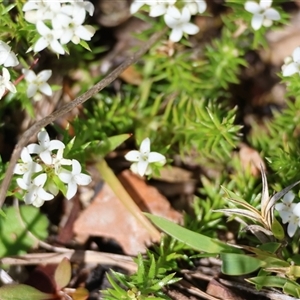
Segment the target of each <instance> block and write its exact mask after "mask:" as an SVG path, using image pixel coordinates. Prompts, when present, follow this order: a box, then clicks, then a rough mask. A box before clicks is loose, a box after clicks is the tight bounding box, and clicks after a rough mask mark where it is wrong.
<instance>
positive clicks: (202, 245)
mask: <svg viewBox="0 0 300 300" xmlns="http://www.w3.org/2000/svg"><path fill="white" fill-rule="evenodd" d="M145 215H146V216H147V217H148V218H149V219H150V220H151V221H152V222H153V223H154V225H155V226H157V227H158V228H160V229H161V230H163V231H164V232H165V233H167V234H169V235H170V236H172V237H173V238H175V239H177V240H179V241H181V242H183V243H185V244H186V245H188V246H190V247H191V248H193V249H195V250H198V251H204V252H208V253H221V252H234V253H241V250H239V249H237V248H235V247H233V246H230V245H227V244H225V243H222V242H220V241H218V240H214V239H212V238H210V237H207V236H205V235H203V234H200V233H196V232H193V231H191V230H188V229H186V228H183V227H181V226H179V225H177V224H175V223H173V222H171V221H168V220H166V219H164V218H161V217H158V216H154V215H150V214H145Z"/></svg>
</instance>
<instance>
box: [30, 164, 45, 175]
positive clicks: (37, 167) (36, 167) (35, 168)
mask: <svg viewBox="0 0 300 300" xmlns="http://www.w3.org/2000/svg"><path fill="white" fill-rule="evenodd" d="M42 170H43V167H42V166H41V165H39V164H38V163H36V162H32V165H31V171H32V172H33V173H37V172H41V171H42Z"/></svg>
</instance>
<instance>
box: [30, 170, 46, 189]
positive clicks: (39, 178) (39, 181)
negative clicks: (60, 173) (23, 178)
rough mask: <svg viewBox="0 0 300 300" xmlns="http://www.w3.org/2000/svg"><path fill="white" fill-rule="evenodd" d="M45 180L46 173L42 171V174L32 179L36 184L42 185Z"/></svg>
mask: <svg viewBox="0 0 300 300" xmlns="http://www.w3.org/2000/svg"><path fill="white" fill-rule="evenodd" d="M46 180H47V174H45V173H43V174H40V175H39V176H37V177H35V178H34V179H33V183H34V184H35V185H36V186H44V184H45V182H46Z"/></svg>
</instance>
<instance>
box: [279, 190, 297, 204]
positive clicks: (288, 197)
mask: <svg viewBox="0 0 300 300" xmlns="http://www.w3.org/2000/svg"><path fill="white" fill-rule="evenodd" d="M294 199H295V194H294V193H293V192H292V191H289V192H287V193H286V194H285V195H284V196H283V199H282V200H283V202H284V203H292V202H293V201H294Z"/></svg>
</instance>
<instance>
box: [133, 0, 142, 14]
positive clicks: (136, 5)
mask: <svg viewBox="0 0 300 300" xmlns="http://www.w3.org/2000/svg"><path fill="white" fill-rule="evenodd" d="M143 5H144V2H143V1H142V0H140V1H137V0H135V1H133V2H132V3H131V5H130V13H131V14H132V15H133V14H135V13H136V12H137V11H138V10H139V9H140V8H141V7H142V6H143Z"/></svg>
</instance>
